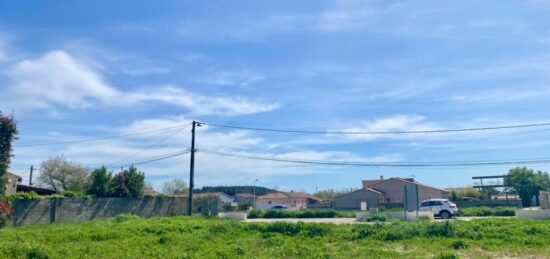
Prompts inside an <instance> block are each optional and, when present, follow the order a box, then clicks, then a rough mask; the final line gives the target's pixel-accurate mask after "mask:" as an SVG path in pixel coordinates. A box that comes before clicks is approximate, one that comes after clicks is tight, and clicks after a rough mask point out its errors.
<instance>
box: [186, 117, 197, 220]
mask: <svg viewBox="0 0 550 259" xmlns="http://www.w3.org/2000/svg"><path fill="white" fill-rule="evenodd" d="M196 125H197V122H196V121H193V127H192V128H191V160H190V163H189V201H188V202H187V212H188V214H189V216H191V214H192V212H193V188H194V187H195V183H194V181H193V179H194V177H195V126H196Z"/></svg>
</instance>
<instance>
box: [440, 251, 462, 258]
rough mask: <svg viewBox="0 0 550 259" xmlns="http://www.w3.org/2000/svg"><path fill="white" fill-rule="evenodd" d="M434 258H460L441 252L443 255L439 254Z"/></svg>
mask: <svg viewBox="0 0 550 259" xmlns="http://www.w3.org/2000/svg"><path fill="white" fill-rule="evenodd" d="M434 258H436V259H458V258H460V257H458V255H455V254H453V253H449V252H443V253H440V254H439V255H437V256H436V257H434Z"/></svg>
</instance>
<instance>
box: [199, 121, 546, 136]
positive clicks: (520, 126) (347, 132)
mask: <svg viewBox="0 0 550 259" xmlns="http://www.w3.org/2000/svg"><path fill="white" fill-rule="evenodd" d="M200 124H204V125H208V126H213V127H222V128H231V129H243V130H254V131H268V132H281V133H301V134H341V135H380V134H425V133H445V132H465V131H485V130H502V129H516V128H531V127H543V126H550V122H545V123H536V124H521V125H508V126H495V127H481V128H460V129H441V130H411V131H310V130H286V129H268V128H254V127H245V126H233V125H223V124H214V123H206V122H200Z"/></svg>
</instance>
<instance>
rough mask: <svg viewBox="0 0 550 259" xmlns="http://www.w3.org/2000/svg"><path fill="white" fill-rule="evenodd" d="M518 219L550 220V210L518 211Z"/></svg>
mask: <svg viewBox="0 0 550 259" xmlns="http://www.w3.org/2000/svg"><path fill="white" fill-rule="evenodd" d="M516 217H518V218H527V219H550V210H544V209H540V210H537V209H521V210H516Z"/></svg>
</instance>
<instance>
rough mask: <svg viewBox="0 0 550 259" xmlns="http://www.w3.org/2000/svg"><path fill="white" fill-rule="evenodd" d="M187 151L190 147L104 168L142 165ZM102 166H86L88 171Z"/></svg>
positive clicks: (183, 153) (186, 152)
mask: <svg viewBox="0 0 550 259" xmlns="http://www.w3.org/2000/svg"><path fill="white" fill-rule="evenodd" d="M189 152H191V149H189V148H188V149H185V150H182V151H176V152H172V153H167V154H161V155H157V156H152V157H149V158H147V159H146V160H139V161H134V162H131V163H126V164H119V165H116V166H105V168H120V167H128V166H131V165H143V164H148V163H152V162H156V161H160V160H164V159H168V158H172V157H176V156H181V155H185V154H188V153H189ZM102 166H103V165H102ZM102 166H94V167H91V166H88V169H90V171H91V170H93V169H94V168H99V167H102Z"/></svg>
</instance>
